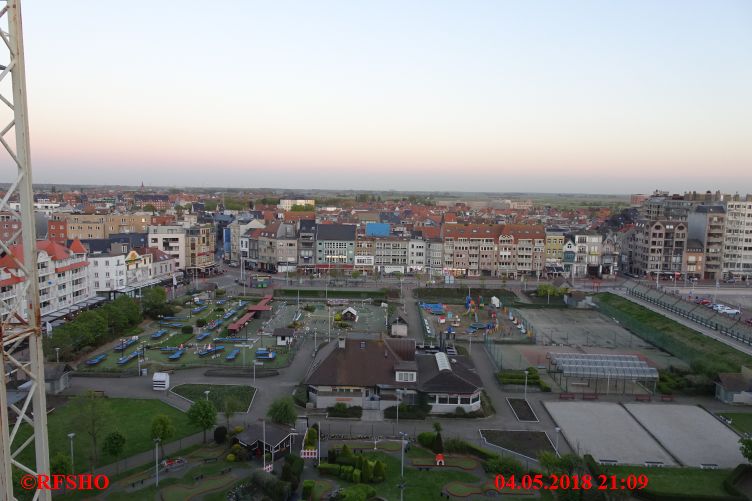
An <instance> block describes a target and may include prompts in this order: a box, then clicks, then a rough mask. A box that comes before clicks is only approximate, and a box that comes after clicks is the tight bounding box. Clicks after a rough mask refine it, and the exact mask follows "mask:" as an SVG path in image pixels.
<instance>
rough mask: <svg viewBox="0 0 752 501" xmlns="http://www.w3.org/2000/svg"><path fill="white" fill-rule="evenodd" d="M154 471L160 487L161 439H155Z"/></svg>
mask: <svg viewBox="0 0 752 501" xmlns="http://www.w3.org/2000/svg"><path fill="white" fill-rule="evenodd" d="M154 471H155V472H156V477H157V481H156V482H157V487H159V439H158V438H155V439H154Z"/></svg>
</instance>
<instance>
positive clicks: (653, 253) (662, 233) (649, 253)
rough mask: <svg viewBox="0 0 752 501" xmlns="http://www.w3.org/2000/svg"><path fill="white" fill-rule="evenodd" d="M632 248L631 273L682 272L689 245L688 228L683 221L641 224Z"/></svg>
mask: <svg viewBox="0 0 752 501" xmlns="http://www.w3.org/2000/svg"><path fill="white" fill-rule="evenodd" d="M631 231H633V235H632V238H631V239H630V240H629V244H630V245H631V246H632V247H633V248H632V249H631V250H630V253H631V262H630V263H629V268H628V270H627V271H628V272H630V273H635V274H638V275H648V274H650V275H653V276H655V274H656V273H661V274H669V275H673V274H676V273H681V272H682V266H683V264H684V251H685V249H686V244H687V224H686V223H685V222H681V221H645V220H643V221H638V222H637V223H636V225H635V228H634V229H633V230H631Z"/></svg>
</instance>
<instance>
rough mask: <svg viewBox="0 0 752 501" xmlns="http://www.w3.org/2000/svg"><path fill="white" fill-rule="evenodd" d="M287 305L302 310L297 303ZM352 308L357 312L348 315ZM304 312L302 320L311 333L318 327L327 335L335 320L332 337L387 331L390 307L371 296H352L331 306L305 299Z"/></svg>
mask: <svg viewBox="0 0 752 501" xmlns="http://www.w3.org/2000/svg"><path fill="white" fill-rule="evenodd" d="M284 308H285V309H286V310H294V311H298V310H297V305H287V306H285V307H284ZM348 308H352V310H354V311H355V313H354V314H352V312H349V313H348V314H344V312H345V311H346V310H348ZM309 310H312V311H309ZM300 312H301V318H300V321H301V322H302V325H303V328H304V329H306V328H307V329H308V332H309V333H310V332H312V331H314V330H315V331H316V332H317V334H318V336H322V335H323V336H326V335H327V334H328V333H329V329H330V323H331V334H332V336H338V335H340V334H343V333H348V332H370V333H378V332H384V328H385V316H386V313H387V310H386V308H383V307H381V306H377V305H374V304H373V301H371V300H368V299H365V300H363V299H348V300H337V301H333V302H332V303H331V305H330V306H327V303H326V302H313V301H312V302H308V303H303V302H301V309H300ZM286 314H287V315H289V314H290V313H286Z"/></svg>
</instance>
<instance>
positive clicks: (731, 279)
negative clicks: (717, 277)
mask: <svg viewBox="0 0 752 501" xmlns="http://www.w3.org/2000/svg"><path fill="white" fill-rule="evenodd" d="M723 283H724V284H735V283H736V279H735V278H727V279H726V280H724V281H723Z"/></svg>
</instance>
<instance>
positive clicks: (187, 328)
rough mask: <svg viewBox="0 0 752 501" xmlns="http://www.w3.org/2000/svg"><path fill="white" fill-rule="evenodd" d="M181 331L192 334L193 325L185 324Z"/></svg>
mask: <svg viewBox="0 0 752 501" xmlns="http://www.w3.org/2000/svg"><path fill="white" fill-rule="evenodd" d="M180 332H182V333H183V334H191V333H192V332H193V326H192V325H184V326H182V327H181V328H180Z"/></svg>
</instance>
